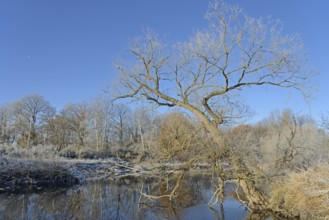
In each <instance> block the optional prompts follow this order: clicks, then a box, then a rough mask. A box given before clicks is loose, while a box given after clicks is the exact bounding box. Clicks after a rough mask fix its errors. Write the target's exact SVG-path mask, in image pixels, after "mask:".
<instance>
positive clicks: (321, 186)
mask: <svg viewBox="0 0 329 220" xmlns="http://www.w3.org/2000/svg"><path fill="white" fill-rule="evenodd" d="M270 202H271V205H272V208H273V209H274V210H278V211H279V210H283V209H284V210H287V211H288V212H289V213H291V214H292V215H294V216H300V218H301V219H328V218H329V167H328V166H324V165H322V166H317V167H313V168H309V169H308V170H306V171H301V172H295V173H292V174H290V175H289V177H288V178H287V179H285V180H283V181H281V182H280V183H277V184H275V185H273V186H272V197H271V200H270Z"/></svg>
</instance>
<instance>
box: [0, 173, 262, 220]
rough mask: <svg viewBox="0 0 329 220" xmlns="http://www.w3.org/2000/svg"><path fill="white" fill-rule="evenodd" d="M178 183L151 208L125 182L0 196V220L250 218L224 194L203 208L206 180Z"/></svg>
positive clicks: (136, 185)
mask: <svg viewBox="0 0 329 220" xmlns="http://www.w3.org/2000/svg"><path fill="white" fill-rule="evenodd" d="M145 184H147V183H145V182H144V183H143V185H145ZM180 185H181V187H180V188H179V193H178V194H177V197H176V199H175V200H174V201H173V202H171V203H169V201H168V199H160V200H158V202H157V203H152V204H151V203H145V201H146V200H143V202H144V204H143V205H141V204H140V205H138V204H139V202H141V201H142V200H140V193H139V191H140V190H141V187H142V182H141V181H138V180H137V179H131V178H130V179H121V180H120V181H107V182H93V183H86V184H84V185H80V186H77V187H72V188H69V189H53V190H47V191H42V192H38V193H25V194H11V195H8V194H7V195H5V194H2V195H0V219H33V220H34V219H115V220H119V219H121V220H124V219H129V220H130V219H146V220H149V219H151V220H156V219H181V220H183V219H188V220H190V219H202V220H206V219H221V220H223V219H226V220H230V219H251V218H252V219H254V217H255V216H253V217H252V216H251V214H250V213H248V211H246V209H245V207H244V206H243V205H242V204H241V203H239V202H238V201H237V200H235V199H234V198H233V196H230V195H228V196H226V198H225V201H224V204H223V207H221V208H220V206H219V205H217V206H215V207H213V208H208V206H207V203H208V201H209V200H210V198H211V196H212V193H213V187H212V186H211V184H210V181H209V179H207V178H200V177H189V178H187V179H184V180H183V181H182V183H181V184H180ZM160 188H161V187H159V190H161V189H160ZM230 188H231V189H230ZM230 190H233V189H232V186H227V191H228V192H229V191H230ZM145 204H146V205H145ZM257 219H260V218H257ZM264 219H265V218H264Z"/></svg>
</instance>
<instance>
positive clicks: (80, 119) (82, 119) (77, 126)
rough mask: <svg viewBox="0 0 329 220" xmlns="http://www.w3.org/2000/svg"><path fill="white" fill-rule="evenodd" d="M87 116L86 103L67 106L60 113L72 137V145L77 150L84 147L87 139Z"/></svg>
mask: <svg viewBox="0 0 329 220" xmlns="http://www.w3.org/2000/svg"><path fill="white" fill-rule="evenodd" d="M87 114H88V105H87V104H86V103H78V104H68V105H66V106H65V107H64V109H63V110H62V111H61V115H62V116H63V117H64V118H65V120H66V121H67V124H68V126H69V128H70V130H71V131H72V134H73V135H74V143H75V145H76V146H77V147H79V148H81V147H84V146H85V142H86V138H87V133H88V129H87V119H88V117H87Z"/></svg>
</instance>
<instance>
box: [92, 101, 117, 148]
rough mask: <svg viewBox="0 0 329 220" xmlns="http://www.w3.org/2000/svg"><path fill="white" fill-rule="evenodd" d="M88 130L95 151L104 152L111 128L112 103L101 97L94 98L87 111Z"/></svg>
mask: <svg viewBox="0 0 329 220" xmlns="http://www.w3.org/2000/svg"><path fill="white" fill-rule="evenodd" d="M88 111H89V112H88V118H89V129H90V132H89V133H90V135H91V140H92V142H93V145H94V144H96V150H97V152H99V151H100V150H104V148H105V147H107V145H108V139H109V136H110V134H109V132H108V131H109V130H110V127H111V115H112V114H113V109H112V103H111V101H110V100H108V99H105V98H103V97H96V98H95V99H94V100H93V101H92V102H91V103H90V106H89V109H88Z"/></svg>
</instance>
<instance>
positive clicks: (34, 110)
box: [0, 94, 152, 152]
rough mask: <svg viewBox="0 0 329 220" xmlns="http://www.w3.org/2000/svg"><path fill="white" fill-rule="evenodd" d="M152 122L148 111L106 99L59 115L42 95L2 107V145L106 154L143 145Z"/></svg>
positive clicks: (71, 107)
mask: <svg viewBox="0 0 329 220" xmlns="http://www.w3.org/2000/svg"><path fill="white" fill-rule="evenodd" d="M151 118H152V113H151V111H150V110H148V109H146V108H145V109H143V108H137V109H134V110H132V109H131V108H130V107H128V106H127V105H125V104H115V105H113V104H112V103H111V100H110V99H107V98H104V97H96V98H94V99H92V100H91V101H83V102H80V103H74V104H73V103H69V104H67V105H66V106H65V107H64V108H63V109H62V110H60V111H58V112H56V110H55V108H54V107H53V106H52V105H51V104H50V103H49V102H48V101H46V100H45V99H44V98H43V97H42V96H41V95H38V94H32V95H28V96H25V97H23V98H21V99H20V100H17V101H15V102H13V103H10V104H6V105H3V106H0V144H1V145H14V146H17V147H19V148H29V147H32V146H38V145H52V146H53V147H54V148H56V151H58V152H60V151H61V150H63V149H65V148H67V147H75V148H77V149H81V148H86V147H88V148H90V149H93V150H95V151H97V152H103V151H104V150H106V149H109V148H111V147H125V146H129V145H131V144H133V143H136V142H140V141H141V139H142V137H143V133H145V132H146V130H148V129H149V127H150V125H151V123H150V121H151V120H152V119H151Z"/></svg>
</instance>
